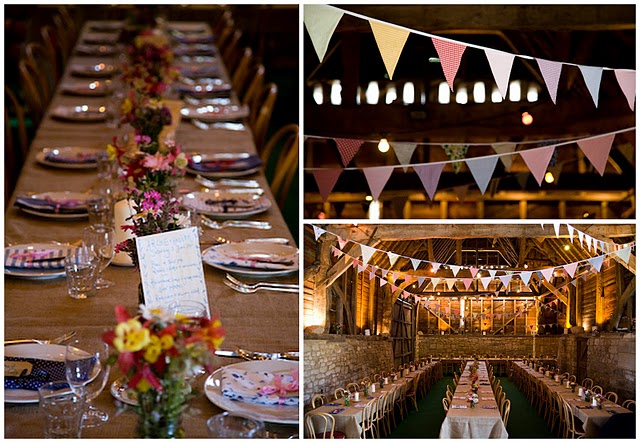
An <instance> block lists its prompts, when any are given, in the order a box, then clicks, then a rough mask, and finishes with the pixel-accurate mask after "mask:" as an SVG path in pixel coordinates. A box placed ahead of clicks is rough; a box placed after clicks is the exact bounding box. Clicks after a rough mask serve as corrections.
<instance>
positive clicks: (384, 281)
mask: <svg viewBox="0 0 640 443" xmlns="http://www.w3.org/2000/svg"><path fill="white" fill-rule="evenodd" d="M386 284H387V281H386V280H385V279H384V278H381V279H380V287H383V286H384V285H386Z"/></svg>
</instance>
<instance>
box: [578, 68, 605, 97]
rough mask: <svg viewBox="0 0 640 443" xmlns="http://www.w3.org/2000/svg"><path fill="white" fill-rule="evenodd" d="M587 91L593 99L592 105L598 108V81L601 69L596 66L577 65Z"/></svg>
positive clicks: (600, 78) (600, 76) (600, 77)
mask: <svg viewBox="0 0 640 443" xmlns="http://www.w3.org/2000/svg"><path fill="white" fill-rule="evenodd" d="M578 67H579V68H580V72H582V77H583V78H584V82H585V83H586V85H587V89H588V90H589V93H590V94H591V98H592V99H593V104H594V105H596V108H597V107H598V94H599V93H600V81H601V80H602V68H601V67H598V66H584V65H578Z"/></svg>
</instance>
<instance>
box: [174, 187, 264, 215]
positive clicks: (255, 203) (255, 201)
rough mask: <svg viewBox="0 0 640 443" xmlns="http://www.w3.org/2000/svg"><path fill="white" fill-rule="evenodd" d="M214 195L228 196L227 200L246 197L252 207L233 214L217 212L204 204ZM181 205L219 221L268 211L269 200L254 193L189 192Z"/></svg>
mask: <svg viewBox="0 0 640 443" xmlns="http://www.w3.org/2000/svg"><path fill="white" fill-rule="evenodd" d="M214 194H215V195H216V196H224V195H228V197H229V198H244V197H246V198H247V199H248V200H250V201H251V202H252V205H250V206H247V207H245V208H242V210H239V211H234V212H222V211H217V210H215V208H214V207H213V206H212V205H208V204H207V203H206V201H207V200H210V199H213V198H215V197H214ZM182 204H183V206H185V207H186V208H189V209H195V210H196V211H198V212H200V213H202V214H205V215H210V216H212V217H215V218H219V219H226V218H242V217H248V216H250V215H255V214H260V213H262V212H265V211H268V210H269V208H271V200H269V199H268V198H267V197H266V196H264V195H257V194H254V193H246V194H242V193H240V194H238V193H225V192H224V191H223V190H221V191H214V192H191V193H189V194H186V195H185V196H184V197H183V200H182Z"/></svg>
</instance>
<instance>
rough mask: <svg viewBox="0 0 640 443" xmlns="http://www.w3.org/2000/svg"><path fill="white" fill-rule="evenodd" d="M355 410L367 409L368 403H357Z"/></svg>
mask: <svg viewBox="0 0 640 443" xmlns="http://www.w3.org/2000/svg"><path fill="white" fill-rule="evenodd" d="M353 407H354V408H366V407H367V404H366V403H356V404H355V405H353Z"/></svg>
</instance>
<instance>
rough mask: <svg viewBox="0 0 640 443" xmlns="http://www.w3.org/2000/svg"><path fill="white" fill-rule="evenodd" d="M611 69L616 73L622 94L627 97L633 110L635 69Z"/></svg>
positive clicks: (634, 101)
mask: <svg viewBox="0 0 640 443" xmlns="http://www.w3.org/2000/svg"><path fill="white" fill-rule="evenodd" d="M613 71H614V72H615V74H616V79H617V80H618V85H620V89H622V92H623V93H624V96H625V97H627V102H628V103H629V107H630V108H631V110H632V111H633V109H634V108H635V103H636V71H632V70H629V69H614V70H613Z"/></svg>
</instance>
